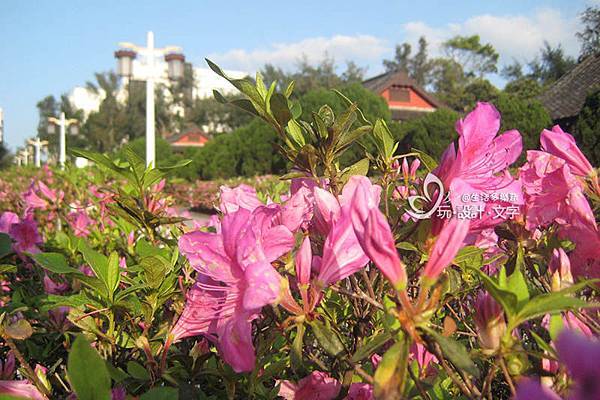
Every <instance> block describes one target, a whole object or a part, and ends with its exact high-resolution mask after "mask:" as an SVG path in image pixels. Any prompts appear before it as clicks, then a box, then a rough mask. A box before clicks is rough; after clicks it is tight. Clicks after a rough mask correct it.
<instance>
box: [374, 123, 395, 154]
mask: <svg viewBox="0 0 600 400" xmlns="http://www.w3.org/2000/svg"><path fill="white" fill-rule="evenodd" d="M373 137H374V138H375V140H376V144H377V147H378V148H379V150H380V151H381V152H382V153H383V155H384V156H385V158H386V159H388V160H389V159H391V158H392V156H393V155H394V154H393V153H394V138H393V137H392V133H391V132H390V130H389V128H388V127H387V124H386V123H385V121H384V120H382V119H381V118H379V119H378V120H377V121H375V126H374V127H373Z"/></svg>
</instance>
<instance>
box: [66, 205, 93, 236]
mask: <svg viewBox="0 0 600 400" xmlns="http://www.w3.org/2000/svg"><path fill="white" fill-rule="evenodd" d="M67 220H68V221H69V225H71V228H73V234H74V235H75V236H78V237H87V236H89V234H90V233H91V232H90V229H89V228H90V227H91V226H93V224H94V221H93V220H92V219H91V218H90V217H89V216H88V214H87V213H86V212H85V211H84V210H79V211H74V212H72V213H69V215H68V216H67Z"/></svg>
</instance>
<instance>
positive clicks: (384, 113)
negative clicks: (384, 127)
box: [299, 83, 392, 122]
mask: <svg viewBox="0 0 600 400" xmlns="http://www.w3.org/2000/svg"><path fill="white" fill-rule="evenodd" d="M339 90H340V92H342V93H343V94H344V95H345V96H346V97H348V98H349V99H350V100H352V101H353V102H355V103H356V104H357V105H358V107H359V108H360V109H361V110H362V112H363V114H364V115H365V117H366V118H367V119H368V120H369V121H372V122H373V121H375V120H376V119H377V118H383V119H384V120H386V121H389V120H390V119H391V117H392V114H391V112H390V110H389V108H388V105H387V103H386V102H385V100H384V99H383V98H382V97H380V96H379V95H377V94H376V93H374V92H372V91H370V90H369V89H366V88H365V87H364V86H363V85H361V84H360V83H352V84H349V85H346V86H343V87H342V88H340V89H339ZM299 101H300V105H302V118H303V119H305V120H310V119H311V113H313V112H317V111H318V110H319V108H320V107H321V106H322V105H323V104H327V105H328V106H329V107H331V109H332V110H333V112H334V114H336V115H337V114H339V113H341V112H342V111H344V110H345V109H346V106H345V104H344V102H343V101H342V99H340V97H339V96H338V95H336V94H335V93H334V92H333V91H331V90H327V89H324V88H319V89H315V90H312V91H310V92H308V93H306V94H305V95H304V96H302V97H300V99H299Z"/></svg>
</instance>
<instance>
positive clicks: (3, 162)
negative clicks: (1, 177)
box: [0, 143, 13, 169]
mask: <svg viewBox="0 0 600 400" xmlns="http://www.w3.org/2000/svg"><path fill="white" fill-rule="evenodd" d="M12 162H13V158H12V154H11V153H10V151H9V150H8V149H7V148H6V146H5V145H4V143H0V169H4V168H6V167H8V166H10V165H12Z"/></svg>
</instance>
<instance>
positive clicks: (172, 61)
mask: <svg viewBox="0 0 600 400" xmlns="http://www.w3.org/2000/svg"><path fill="white" fill-rule="evenodd" d="M165 61H166V62H167V64H168V67H169V79H172V80H177V79H181V78H183V69H184V64H185V56H184V55H183V54H181V53H169V54H167V55H165Z"/></svg>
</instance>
